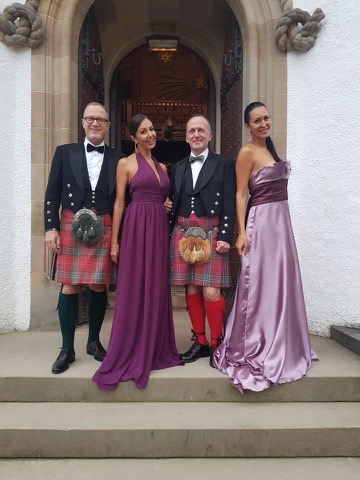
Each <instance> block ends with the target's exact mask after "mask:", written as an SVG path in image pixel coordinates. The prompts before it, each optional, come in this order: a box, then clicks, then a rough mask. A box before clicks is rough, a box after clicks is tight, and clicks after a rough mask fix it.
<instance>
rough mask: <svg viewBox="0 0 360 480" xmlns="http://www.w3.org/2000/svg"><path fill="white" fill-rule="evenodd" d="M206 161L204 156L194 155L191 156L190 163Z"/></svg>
mask: <svg viewBox="0 0 360 480" xmlns="http://www.w3.org/2000/svg"><path fill="white" fill-rule="evenodd" d="M203 161H204V155H199V156H198V157H194V155H190V158H189V162H190V163H194V162H203Z"/></svg>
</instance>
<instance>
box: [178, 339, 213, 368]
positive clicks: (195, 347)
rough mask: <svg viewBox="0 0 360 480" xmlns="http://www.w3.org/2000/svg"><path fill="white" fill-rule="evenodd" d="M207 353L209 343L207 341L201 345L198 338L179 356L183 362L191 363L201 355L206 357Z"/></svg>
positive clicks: (208, 351)
mask: <svg viewBox="0 0 360 480" xmlns="http://www.w3.org/2000/svg"><path fill="white" fill-rule="evenodd" d="M209 355H210V349H209V345H208V344H207V343H206V344H205V345H203V344H202V343H199V342H198V340H195V342H194V343H193V344H192V346H191V347H190V349H189V350H188V351H187V352H185V353H182V354H181V355H180V358H181V360H182V361H183V362H185V363H191V362H195V361H196V360H198V359H199V358H201V357H208V356H209Z"/></svg>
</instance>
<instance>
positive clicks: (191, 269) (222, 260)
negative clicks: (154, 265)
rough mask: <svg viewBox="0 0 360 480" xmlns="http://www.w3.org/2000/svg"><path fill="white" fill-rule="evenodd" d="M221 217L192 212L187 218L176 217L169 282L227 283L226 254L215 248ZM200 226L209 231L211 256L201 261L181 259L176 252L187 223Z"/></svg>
mask: <svg viewBox="0 0 360 480" xmlns="http://www.w3.org/2000/svg"><path fill="white" fill-rule="evenodd" d="M219 224H220V217H219V216H215V217H211V218H210V217H197V216H196V215H195V213H191V214H190V216H189V218H186V217H179V216H178V217H177V218H176V224H175V227H174V230H173V233H172V236H171V242H170V265H171V267H170V282H171V284H172V285H187V284H189V283H193V284H195V285H199V286H203V287H216V288H220V287H230V286H231V278H230V274H229V256H228V254H227V253H218V252H217V251H216V242H217V237H218V226H219ZM196 226H197V227H200V228H203V229H204V230H205V231H209V230H210V231H209V233H208V240H209V242H210V245H211V256H210V258H209V260H208V262H206V263H205V264H204V265H191V264H189V263H186V262H185V260H183V259H182V258H181V256H180V253H179V241H180V240H181V239H182V238H183V237H184V235H185V232H186V230H187V229H188V228H190V227H196Z"/></svg>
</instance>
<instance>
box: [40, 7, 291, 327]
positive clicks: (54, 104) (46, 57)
mask: <svg viewBox="0 0 360 480" xmlns="http://www.w3.org/2000/svg"><path fill="white" fill-rule="evenodd" d="M91 7H93V8H94V10H95V13H96V18H97V24H98V30H99V35H100V42H101V53H102V69H103V84H104V99H105V104H106V105H107V106H108V107H109V108H110V111H111V112H112V115H114V111H115V110H114V109H113V102H114V99H116V98H117V97H116V95H115V96H114V95H113V93H114V90H112V84H113V79H114V78H115V77H114V76H115V72H116V70H117V68H118V66H119V65H120V64H121V62H122V60H123V59H124V58H126V56H127V55H129V54H130V53H131V52H133V51H134V50H136V49H137V48H139V47H141V46H144V45H146V43H147V38H148V37H152V36H166V37H176V38H178V39H179V44H180V45H182V46H184V47H186V48H187V49H189V50H191V51H193V52H195V54H196V55H197V56H198V57H199V58H200V59H202V61H203V62H204V63H205V65H206V66H207V67H208V69H209V71H210V74H211V78H212V82H213V96H212V97H211V98H210V101H209V104H208V105H209V112H213V122H212V123H213V125H215V126H214V145H213V148H214V150H215V151H217V152H219V151H220V149H221V148H223V147H222V145H221V140H222V121H224V118H222V114H221V84H222V82H221V78H222V73H223V69H222V66H223V54H224V45H225V39H226V35H227V31H228V28H229V21H230V19H231V18H235V19H236V22H237V24H238V27H239V31H240V33H241V38H242V42H243V52H242V54H243V80H242V85H241V86H239V88H240V93H241V96H242V103H243V104H244V105H245V104H247V103H248V102H250V101H252V100H255V99H257V100H261V101H264V103H266V104H267V105H268V107H269V109H270V110H271V112H272V116H273V118H274V123H273V127H274V130H273V137H274V139H275V141H276V144H277V146H279V152H280V154H281V155H283V156H284V154H285V139H286V87H287V85H286V55H285V54H282V53H280V52H279V51H278V50H277V49H276V46H275V41H274V32H275V25H276V22H277V19H278V18H279V16H280V15H281V9H280V2H279V1H278V0H258V1H257V2H249V1H247V0H173V1H172V2H168V1H166V0H139V1H137V2H136V8H134V2H132V1H131V0H112V1H107V0H101V1H100V0H95V1H94V0H44V1H42V2H40V7H39V8H40V13H41V14H43V15H44V17H45V18H46V41H45V42H44V44H43V45H42V46H41V47H40V48H38V49H35V50H33V51H32V163H33V167H32V169H33V173H34V176H35V175H36V177H37V178H38V177H39V172H40V175H41V176H42V178H43V183H42V187H41V188H40V189H39V188H38V187H37V188H36V191H35V190H34V191H33V192H32V205H31V210H32V270H31V327H32V328H49V326H51V325H57V320H56V313H55V306H56V298H57V291H58V289H57V288H56V286H55V285H54V284H53V283H51V282H50V281H49V279H48V276H47V271H48V262H49V259H48V256H47V253H46V252H45V248H44V246H43V222H42V209H43V205H42V201H43V194H44V190H45V184H46V180H47V176H48V171H49V165H50V163H51V160H52V156H53V153H54V150H55V148H56V146H57V145H59V144H62V143H68V142H72V141H77V139H78V134H79V122H78V119H79V105H81V102H80V98H79V77H78V75H79V67H80V66H79V51H78V48H79V36H80V31H81V28H82V26H83V24H84V19H85V18H86V15H87V13H88V12H89V9H90V8H91ZM111 119H112V120H114V119H113V118H111ZM115 123H116V122H115ZM239 132H240V133H239V135H240V136H241V135H243V133H242V132H241V130H239ZM114 135H115V136H114ZM115 138H117V134H116V132H112V133H111V138H110V141H111V143H113V142H115V141H116V140H115ZM114 146H115V145H114ZM225 153H226V152H225Z"/></svg>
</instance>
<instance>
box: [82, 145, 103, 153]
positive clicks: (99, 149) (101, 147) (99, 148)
mask: <svg viewBox="0 0 360 480" xmlns="http://www.w3.org/2000/svg"><path fill="white" fill-rule="evenodd" d="M86 150H87V151H88V152H93V151H94V150H95V151H96V152H99V153H104V150H105V146H104V145H101V146H100V147H95V145H91V143H88V144H87V147H86Z"/></svg>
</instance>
